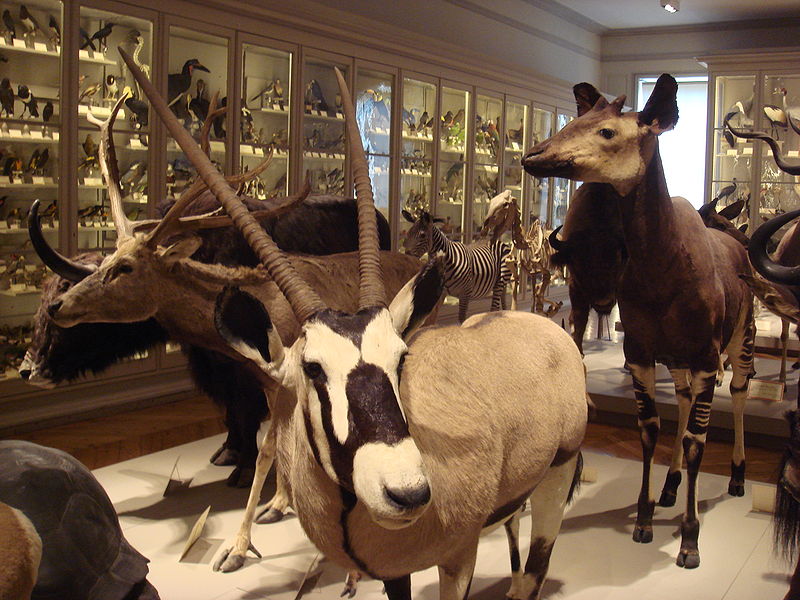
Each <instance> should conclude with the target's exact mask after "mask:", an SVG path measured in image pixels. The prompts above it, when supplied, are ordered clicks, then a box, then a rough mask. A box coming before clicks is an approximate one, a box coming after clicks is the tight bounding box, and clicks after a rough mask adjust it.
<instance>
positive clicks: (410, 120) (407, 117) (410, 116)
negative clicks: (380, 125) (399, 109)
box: [403, 106, 428, 131]
mask: <svg viewBox="0 0 800 600" xmlns="http://www.w3.org/2000/svg"><path fill="white" fill-rule="evenodd" d="M418 114H419V109H418V108H412V109H411V110H408V109H407V108H406V107H405V106H404V107H403V125H405V126H406V127H407V128H408V130H409V131H416V129H417V115H418ZM425 114H426V115H427V114H428V113H425Z"/></svg>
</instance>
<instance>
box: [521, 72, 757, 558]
mask: <svg viewBox="0 0 800 600" xmlns="http://www.w3.org/2000/svg"><path fill="white" fill-rule="evenodd" d="M677 89H678V86H677V83H676V82H675V79H674V78H672V77H671V76H669V75H666V74H665V75H662V76H661V77H659V79H658V81H657V83H656V86H655V88H654V90H653V93H652V94H651V96H650V98H649V99H648V101H647V104H646V105H645V107H644V109H643V110H642V111H641V112H629V113H625V114H623V113H622V106H623V104H624V102H625V96H620V97H619V98H617V99H616V100H614V101H613V102H611V103H609V102H608V101H606V99H605V98H604V97H602V96H601V95H600V94H599V92H597V90H596V89H595V88H594V87H592V86H591V85H589V84H586V83H583V84H579V85H578V86H576V88H575V92H576V96H580V97H582V98H584V102H585V104H586V106H587V107H591V108H590V109H588V110H586V111H585V112H583V114H582V115H581V116H579V117H578V118H577V119H575V120H574V121H572V122H571V123H570V124H569V125H567V126H566V127H565V128H564V129H562V130H561V131H560V132H558V133H557V134H556V135H554V136H553V137H551V138H550V139H548V140H545V141H544V142H541V143H539V144H536V145H535V146H534V147H533V148H531V150H530V151H529V152H528V153H527V154H526V156H525V157H524V158H523V166H524V168H525V170H526V171H527V172H528V173H529V174H531V175H534V176H537V177H551V176H556V177H566V178H569V179H575V180H582V181H586V182H588V183H595V184H598V185H602V186H604V188H605V189H604V193H603V197H605V198H606V199H607V200H608V201H609V202H613V203H614V204H615V205H616V206H617V207H618V210H619V214H620V216H621V221H622V232H623V236H624V240H625V247H626V248H627V253H628V260H627V263H626V264H625V267H624V269H623V271H622V276H621V279H620V282H619V285H618V287H617V300H618V303H619V308H620V315H621V317H622V323H623V325H624V327H625V341H624V352H625V359H626V362H627V364H628V367H629V368H630V371H631V375H632V377H633V387H634V393H635V396H636V404H637V409H638V421H639V426H640V428H641V439H642V451H643V473H642V488H641V492H640V494H639V501H638V514H637V517H636V524H635V527H634V531H633V539H634V541H636V542H642V543H647V542H650V541H652V539H653V529H652V519H653V511H654V507H655V498H654V496H653V492H652V486H651V481H650V469H651V465H652V460H653V452H654V449H655V445H656V440H657V438H658V433H659V429H660V421H659V417H658V413H657V409H656V402H655V362H656V361H658V362H661V363H663V364H665V365H666V366H667V367H668V368H669V370H670V374H671V375H672V378H673V380H674V382H675V392H676V396H677V400H678V408H679V423H678V428H679V429H678V431H679V433H678V435H677V439H676V445H675V449H674V450H675V451H674V453H673V460H672V464H671V465H670V470H669V474H668V476H667V480H666V482H665V485H664V489H663V491H662V494H661V499H660V503H661V504H662V505H672V504H674V503H675V498H676V490H677V487H678V485H679V483H680V477H681V475H680V468H681V455H680V449H681V447H682V449H683V454H684V456H685V458H686V463H687V471H688V494H687V506H686V512H685V514H684V516H683V521H682V523H681V547H680V551H679V554H678V557H677V564H678V565H679V566H681V567H686V568H694V567H697V566H699V564H700V550H699V547H698V537H699V532H700V522H699V521H698V518H697V476H698V473H699V468H700V462H701V460H702V457H703V449H704V447H705V443H706V433H707V429H708V421H709V417H710V413H711V401H712V399H713V397H714V388H715V385H714V382H715V380H716V376H717V372H718V369H719V367H720V354H721V353H722V352H725V353H726V354H727V355H728V358H729V360H730V361H731V365H732V369H733V379H732V382H731V387H730V389H731V396H732V397H733V407H734V424H735V445H734V452H733V461H732V465H731V480H730V483H729V485H728V492H729V493H730V494H731V495H734V496H741V495H743V494H744V465H745V462H744V428H743V417H744V402H745V399H746V397H747V379H748V376H749V373H750V370H751V366H752V361H753V337H754V325H753V314H752V313H753V297H752V293H751V292H750V290H749V288H748V287H747V285H746V284H745V283H744V282H743V281H742V280H741V279H739V277H738V275H739V273H743V274H749V273H750V267H749V265H748V262H747V256H746V255H745V250H744V248H743V247H742V245H741V244H740V243H739V242H737V241H736V240H734V239H733V238H732V237H731V236H729V235H726V234H724V233H722V232H720V231H717V230H715V229H708V228H706V227H705V226H704V225H703V222H702V220H701V219H700V217H699V215H698V214H697V211H696V210H695V209H694V208H693V207H692V206H691V204H689V203H688V202H687V201H686V200H685V199H683V198H670V196H669V193H668V192H667V184H666V180H665V178H664V172H663V168H662V166H661V158H660V155H659V152H658V136H659V135H661V134H662V133H663V132H665V131H669V130H670V129H672V128H673V127H674V125H675V123H676V122H677V120H678V106H677V102H676V96H677ZM579 101H580V100H579Z"/></svg>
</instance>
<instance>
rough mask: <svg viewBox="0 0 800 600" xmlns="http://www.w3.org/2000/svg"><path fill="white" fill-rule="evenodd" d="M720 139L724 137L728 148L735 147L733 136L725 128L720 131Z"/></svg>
mask: <svg viewBox="0 0 800 600" xmlns="http://www.w3.org/2000/svg"><path fill="white" fill-rule="evenodd" d="M722 137H724V138H725V141H726V142H728V146H730V147H731V148H735V147H736V140H735V139H734V138H733V134H732V133H731V132H730V130H729V129H728V128H727V127H726V128H725V129H723V130H722Z"/></svg>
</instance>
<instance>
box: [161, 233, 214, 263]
mask: <svg viewBox="0 0 800 600" xmlns="http://www.w3.org/2000/svg"><path fill="white" fill-rule="evenodd" d="M202 244H203V240H201V239H200V237H199V236H196V235H193V236H190V237H186V238H183V239H181V240H178V241H177V242H175V243H174V244H172V245H170V246H167V247H166V248H161V247H159V249H158V254H159V256H161V258H163V259H164V261H166V263H167V265H169V266H172V265H174V264H175V263H176V262H178V261H179V260H181V259H184V258H189V257H190V256H191V255H192V254H194V253H195V252H197V249H198V248H199V247H200V246H201V245H202Z"/></svg>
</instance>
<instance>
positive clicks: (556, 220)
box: [547, 112, 575, 229]
mask: <svg viewBox="0 0 800 600" xmlns="http://www.w3.org/2000/svg"><path fill="white" fill-rule="evenodd" d="M574 118H575V117H573V116H571V115H568V114H566V113H562V112H559V113H558V114H557V115H556V132H559V131H561V130H562V129H564V127H566V126H567V123H569V122H570V121H572V119H574ZM552 186H553V187H552V190H553V192H552V193H553V197H552V207H551V209H550V212H549V215H548V218H547V229H555V228H556V227H558V226H559V225H563V224H564V218H565V217H566V216H567V208H569V200H570V196H571V194H572V188H573V185H572V181H570V180H569V179H564V178H562V177H554V178H553V179H552Z"/></svg>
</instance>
